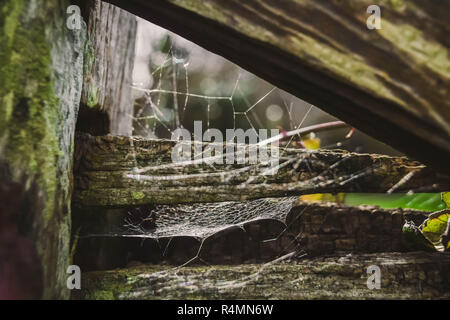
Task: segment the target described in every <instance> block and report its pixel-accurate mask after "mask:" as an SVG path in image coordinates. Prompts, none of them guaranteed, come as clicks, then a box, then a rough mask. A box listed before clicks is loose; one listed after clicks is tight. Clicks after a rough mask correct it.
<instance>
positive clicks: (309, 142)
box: [303, 138, 320, 150]
mask: <svg viewBox="0 0 450 320" xmlns="http://www.w3.org/2000/svg"><path fill="white" fill-rule="evenodd" d="M303 145H304V146H305V148H306V149H308V150H317V149H319V148H320V139H319V138H314V139H306V140H303Z"/></svg>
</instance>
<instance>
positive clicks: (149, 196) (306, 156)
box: [73, 134, 450, 207]
mask: <svg viewBox="0 0 450 320" xmlns="http://www.w3.org/2000/svg"><path fill="white" fill-rule="evenodd" d="M176 143H177V142H176V141H169V140H145V139H141V138H129V137H123V136H113V135H108V136H91V135H89V134H78V135H77V138H76V151H75V162H76V164H75V191H74V196H73V201H74V203H75V204H76V205H83V206H104V207H121V206H122V207H123V206H137V205H144V204H176V203H192V202H217V201H241V200H247V199H256V198H264V197H279V196H289V195H299V194H311V193H321V192H386V191H388V190H390V189H391V188H393V189H395V191H405V190H411V189H414V190H416V191H422V192H423V191H440V190H446V189H449V187H450V180H449V179H448V178H447V177H446V176H442V175H440V174H438V173H435V172H434V171H433V170H431V169H430V168H427V167H425V166H424V165H422V164H420V163H418V162H416V161H411V160H409V159H407V158H404V157H389V156H383V155H373V154H372V155H371V154H356V153H349V152H345V151H339V150H336V151H334V150H333V151H328V150H319V151H314V152H311V151H306V150H304V149H285V151H282V150H280V151H279V155H280V159H283V158H286V157H289V159H291V160H292V159H293V160H294V161H291V162H290V163H288V164H287V165H285V166H281V168H280V169H279V170H278V172H277V173H276V174H274V175H262V174H261V173H262V172H263V171H264V170H267V168H264V169H262V168H260V167H258V166H253V167H252V166H251V165H248V164H247V165H237V164H230V165H217V164H214V166H211V165H208V164H205V163H203V164H198V163H197V164H183V165H176V164H174V163H173V162H172V151H173V148H174V146H175V145H176ZM248 146H249V145H246V147H247V148H248ZM192 148H193V147H192ZM247 159H248V157H247ZM143 168H146V170H147V171H145V170H143ZM411 172H413V173H412V174H411V175H412V176H411V177H410V178H409V179H406V180H405V179H404V183H399V182H400V181H401V180H402V178H404V177H405V176H406V175H408V174H410V173H411Z"/></svg>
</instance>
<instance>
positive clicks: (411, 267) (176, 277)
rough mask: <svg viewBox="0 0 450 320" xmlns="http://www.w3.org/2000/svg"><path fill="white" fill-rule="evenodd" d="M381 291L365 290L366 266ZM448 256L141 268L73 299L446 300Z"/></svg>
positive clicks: (90, 281)
mask: <svg viewBox="0 0 450 320" xmlns="http://www.w3.org/2000/svg"><path fill="white" fill-rule="evenodd" d="M371 265H377V266H379V267H380V270H381V289H379V290H370V289H368V288H367V278H368V274H367V268H368V267H369V266H371ZM449 271H450V255H449V254H448V253H447V254H445V253H433V254H431V253H428V254H427V253H423V252H411V253H381V254H380V253H378V254H360V255H358V254H356V255H351V256H331V257H322V258H316V259H312V260H304V261H299V262H290V263H278V264H269V265H263V266H262V265H239V266H234V267H229V266H208V267H206V266H197V267H184V268H180V269H170V268H169V267H167V266H155V265H140V266H135V267H130V268H127V269H116V270H111V271H97V272H88V273H85V274H84V276H83V278H82V285H81V288H82V289H81V290H80V291H79V292H77V295H76V296H75V297H74V298H77V299H99V300H103V299H449V298H450V295H449V292H450V290H449V289H450V278H449V274H450V272H449ZM187 284H189V285H187Z"/></svg>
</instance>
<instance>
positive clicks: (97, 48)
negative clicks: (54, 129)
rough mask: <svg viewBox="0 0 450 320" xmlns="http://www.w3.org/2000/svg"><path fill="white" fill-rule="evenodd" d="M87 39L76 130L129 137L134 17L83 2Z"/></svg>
mask: <svg viewBox="0 0 450 320" xmlns="http://www.w3.org/2000/svg"><path fill="white" fill-rule="evenodd" d="M85 2H86V3H87V7H88V8H87V10H86V11H87V12H86V21H87V27H88V30H87V31H88V39H87V42H86V48H85V52H84V56H85V58H86V59H85V63H84V79H83V92H82V96H81V107H80V113H79V120H78V123H77V126H78V127H77V130H79V131H85V132H90V133H92V134H107V133H112V134H120V135H131V133H132V118H131V117H130V115H131V114H132V112H133V104H134V101H133V97H132V76H133V67H134V56H135V43H136V30H137V21H136V17H135V16H134V15H132V14H130V13H128V12H126V11H124V10H122V9H120V8H118V7H116V6H113V5H110V4H109V3H105V2H102V1H99V0H86V1H85Z"/></svg>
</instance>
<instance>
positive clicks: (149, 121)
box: [110, 38, 373, 298]
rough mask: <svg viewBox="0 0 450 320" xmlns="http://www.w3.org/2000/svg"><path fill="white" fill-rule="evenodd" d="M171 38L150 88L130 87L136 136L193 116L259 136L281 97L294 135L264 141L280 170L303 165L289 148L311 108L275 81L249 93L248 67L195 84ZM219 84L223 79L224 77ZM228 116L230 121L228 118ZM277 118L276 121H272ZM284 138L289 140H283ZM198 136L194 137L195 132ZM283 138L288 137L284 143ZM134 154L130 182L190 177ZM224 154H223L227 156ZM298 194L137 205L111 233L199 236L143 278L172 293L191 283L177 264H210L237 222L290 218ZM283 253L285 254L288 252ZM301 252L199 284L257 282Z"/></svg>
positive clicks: (234, 173)
mask: <svg viewBox="0 0 450 320" xmlns="http://www.w3.org/2000/svg"><path fill="white" fill-rule="evenodd" d="M168 42H169V44H168V49H167V50H165V52H164V54H163V55H160V59H159V60H160V63H158V64H152V66H151V76H152V78H153V82H152V83H151V85H148V86H146V85H142V84H139V83H135V84H133V88H134V90H135V91H136V92H138V93H139V94H138V95H139V96H140V98H139V99H138V100H137V103H136V105H135V108H134V110H133V113H131V114H129V115H128V116H129V117H130V118H131V120H132V121H133V135H134V136H140V137H143V138H170V137H171V135H172V133H173V132H174V131H175V130H176V129H179V128H185V127H190V126H192V122H193V121H194V120H201V121H203V123H205V124H206V129H209V128H212V127H213V126H214V124H216V125H217V123H218V122H219V120H220V121H225V122H226V123H228V124H229V125H230V124H231V128H232V129H238V128H242V129H244V130H246V129H252V130H253V131H254V132H255V133H256V135H257V136H258V137H259V133H258V129H261V128H263V129H270V128H267V126H268V125H267V123H269V125H272V126H273V127H274V126H275V127H276V124H275V125H274V124H273V123H271V122H270V121H269V122H267V121H264V119H263V115H264V112H261V109H262V111H267V109H268V108H269V107H270V103H272V104H273V99H274V98H276V99H277V101H278V102H279V105H278V108H275V109H276V110H277V111H278V113H280V112H281V113H282V114H283V116H284V120H283V121H279V122H278V123H280V122H281V123H283V128H281V129H282V130H283V131H286V132H289V133H290V134H284V135H282V137H280V136H278V137H270V138H268V139H267V140H264V141H262V142H261V141H260V142H259V143H269V141H270V142H271V141H273V139H275V140H276V139H278V140H280V147H281V148H280V164H279V166H280V167H281V166H283V165H287V164H292V163H293V162H294V163H300V162H302V161H304V160H305V159H292V158H290V157H287V156H285V154H284V151H286V150H288V148H290V147H293V146H295V145H296V143H297V142H298V141H301V140H302V138H304V137H302V134H301V129H302V127H304V124H305V121H306V120H307V119H308V117H309V116H310V115H311V113H312V111H313V110H314V108H315V107H313V106H312V105H309V106H308V107H307V108H306V109H305V111H304V113H303V115H302V116H301V117H300V118H299V117H298V116H295V114H294V113H295V109H296V102H295V101H294V100H291V101H287V99H286V98H285V96H284V95H283V94H282V92H281V91H280V90H279V89H278V88H276V87H273V86H272V87H270V88H268V89H267V90H265V91H264V92H263V93H259V92H257V89H259V88H256V89H255V90H254V91H255V92H250V93H249V92H248V91H249V88H251V87H252V84H251V83H250V84H249V82H251V81H250V80H249V77H248V74H247V73H246V72H245V71H243V70H239V71H238V72H237V74H235V76H234V80H232V81H231V85H230V84H227V85H224V86H221V87H219V86H216V87H214V86H213V87H212V88H211V87H208V86H206V87H204V88H201V87H199V86H194V85H193V84H192V81H191V80H192V78H193V77H194V76H192V73H191V72H192V71H190V68H191V64H190V57H189V55H188V54H186V52H185V51H183V50H181V49H180V48H179V47H178V46H177V45H176V44H175V43H174V42H173V41H172V38H169V41H168ZM180 52H181V53H180ZM194 73H195V74H196V75H195V77H198V72H194ZM201 76H203V77H206V76H208V75H205V74H203V75H201ZM208 77H210V76H208ZM229 78H230V77H229ZM216 82H219V80H218V81H216ZM250 91H252V90H250ZM252 95H253V96H254V95H258V97H257V98H256V99H253V101H252V102H250V99H249V98H248V97H249V96H252ZM218 109H219V110H220V113H221V114H222V117H221V118H220V117H219V120H217V117H215V116H214V115H215V114H217V110H218ZM280 110H282V111H280ZM275 113H276V112H275ZM192 114H196V115H197V118H196V117H193V116H192ZM199 115H200V116H199ZM266 115H267V112H266ZM275 115H276V114H275ZM227 117H228V119H225V118H227ZM199 118H200V119H199ZM224 119H225V120H224ZM264 122H265V123H266V124H265V123H264ZM275 123H277V122H276V121H275ZM265 127H266V128H265ZM273 127H272V128H273ZM222 129H223V128H222ZM286 136H287V139H284V138H285V137H286ZM193 138H194V140H195V137H193ZM271 139H272V140H271ZM282 139H284V140H283V141H281V140H282ZM130 141H131V143H132V142H133V140H132V139H130ZM344 141H345V140H344ZM341 145H342V142H341V141H339V142H337V143H335V144H332V145H328V146H322V148H334V147H336V146H337V147H339V146H341ZM133 147H134V146H133ZM137 154H138V151H137V150H135V152H134V153H133V155H132V156H133V159H134V161H135V168H134V169H133V170H132V171H131V172H129V175H128V177H129V178H131V179H136V180H138V181H140V182H142V183H143V184H145V183H147V182H150V183H158V180H161V179H175V180H176V179H185V178H188V177H189V174H186V173H184V172H183V170H182V168H181V169H180V168H179V165H178V166H175V165H172V164H164V165H165V166H167V167H168V168H172V169H173V168H179V172H177V173H172V174H168V175H166V176H161V175H152V172H153V171H156V169H161V166H159V167H158V168H156V167H157V166H156V165H154V166H149V167H144V168H143V167H140V166H138V164H137V161H136V157H137ZM312 154H313V153H312ZM222 156H223V157H226V154H223V155H222ZM307 160H308V161H316V160H315V159H314V157H308V159H307ZM317 161H318V160H317ZM204 162H205V161H204V160H203V161H197V162H196V160H193V161H188V162H187V163H185V164H184V165H186V166H192V165H194V166H195V165H197V166H199V167H200V166H201V165H204ZM342 164H343V161H339V162H337V163H335V164H333V165H332V166H331V167H327V168H324V170H323V174H325V173H326V172H327V171H329V170H331V169H333V167H338V166H340V165H342ZM265 165H266V164H261V163H259V164H256V165H246V166H244V167H241V168H238V169H236V167H233V166H230V167H227V166H220V167H217V168H216V167H214V166H213V165H212V164H209V166H210V169H211V168H212V169H214V170H216V172H217V174H219V175H223V176H224V180H225V181H227V179H228V180H231V179H234V178H236V177H238V176H240V175H241V174H242V173H243V172H244V171H246V170H253V169H255V168H257V169H261V166H262V167H264V166H265ZM371 170H373V168H367V169H365V170H361V171H358V172H353V173H349V175H348V176H345V177H336V181H331V182H330V183H336V182H337V181H339V184H344V183H348V182H350V181H352V180H354V179H358V178H360V177H363V176H364V175H366V174H368V173H369V172H371ZM197 172H198V171H197ZM200 172H201V171H200ZM256 172H258V175H251V176H250V177H249V178H248V179H247V180H246V181H244V182H242V184H244V185H245V184H249V183H252V182H253V181H254V180H255V179H262V183H264V180H265V179H266V178H265V177H264V174H261V172H264V170H256ZM200 174H206V175H213V174H215V172H214V171H211V170H210V171H208V173H200ZM321 175H322V174H319V175H318V176H316V177H315V178H314V179H319V178H320V176H321ZM180 197H183V195H180ZM297 199H298V197H281V198H266V199H257V200H250V201H240V202H234V201H228V202H218V203H199V204H187V205H184V204H183V205H175V206H173V205H158V206H152V207H146V208H137V211H140V212H141V214H140V215H138V216H136V214H135V212H136V210H130V211H129V214H128V217H127V218H126V219H125V221H124V223H123V226H121V227H122V228H121V229H120V231H118V232H113V233H111V234H110V235H111V236H124V237H128V236H136V237H140V238H142V239H146V238H151V239H156V240H159V239H163V238H165V239H167V238H170V239H172V238H175V237H193V238H196V239H199V240H200V241H201V243H202V245H201V246H200V248H199V249H198V252H197V253H196V254H194V255H193V256H192V257H191V258H190V259H188V260H187V261H186V262H185V263H183V264H182V265H180V266H178V267H175V268H173V269H170V270H166V271H162V272H155V273H152V274H147V275H145V277H147V280H148V284H149V285H150V286H152V284H154V283H156V281H157V280H158V279H161V278H162V277H163V278H165V280H166V281H165V285H164V286H163V287H162V288H160V289H159V290H160V291H173V290H174V289H177V288H184V289H186V288H187V287H188V284H187V282H186V281H187V280H186V279H185V278H184V277H183V276H180V275H178V271H179V268H180V267H183V266H185V265H187V264H189V263H191V262H202V263H205V264H209V262H208V261H205V260H203V259H201V258H200V257H201V250H202V246H203V243H204V241H205V240H206V239H208V238H209V237H211V236H213V235H215V234H217V233H218V232H219V231H222V230H224V229H228V228H232V227H236V226H237V227H241V228H242V229H244V228H243V226H244V224H246V223H248V222H251V221H253V222H254V221H258V220H261V219H276V220H279V221H282V222H283V223H285V224H286V216H287V214H288V213H289V211H290V210H291V209H292V207H293V205H294V203H295V201H296V200H297ZM142 213H143V214H142ZM149 220H150V221H151V223H150V226H149V223H148V222H149ZM287 228H289V225H287V224H286V229H287ZM283 232H284V231H281V232H280V233H279V234H278V235H275V236H274V238H271V239H265V240H272V239H277V238H278V237H280V236H281V235H282V234H283ZM299 238H301V235H296V239H299ZM295 241H296V240H294V242H295ZM169 244H170V241H169V242H168V243H166V246H168V245H169ZM166 249H167V247H166V248H165V250H163V251H164V252H165V251H167V250H166ZM286 252H288V253H287V254H286ZM304 254H305V253H304V252H303V251H302V250H301V249H300V248H298V246H297V245H296V244H295V243H289V244H288V245H287V247H286V248H285V250H280V256H279V257H277V258H276V259H275V260H274V261H272V262H268V263H266V264H263V265H261V266H260V267H259V268H257V270H256V272H255V273H252V274H250V275H248V276H245V277H243V278H242V279H237V280H235V281H226V282H220V281H219V282H214V283H203V282H202V281H199V283H202V286H203V287H204V288H212V289H214V290H218V291H221V292H225V291H233V290H239V289H240V288H242V287H244V286H246V285H248V284H251V283H256V282H257V281H258V279H259V278H260V277H261V276H262V275H263V274H264V270H265V269H266V267H268V266H270V264H272V263H278V262H281V261H284V260H289V259H291V258H294V257H299V256H300V257H302V256H304ZM212 268H213V267H212ZM197 280H198V279H197ZM147 291H148V290H147V289H145V288H143V291H142V292H141V294H140V293H136V291H135V292H130V293H129V294H127V293H125V294H124V296H123V297H124V298H136V297H140V296H142V295H144V296H145V294H146V292H147Z"/></svg>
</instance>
